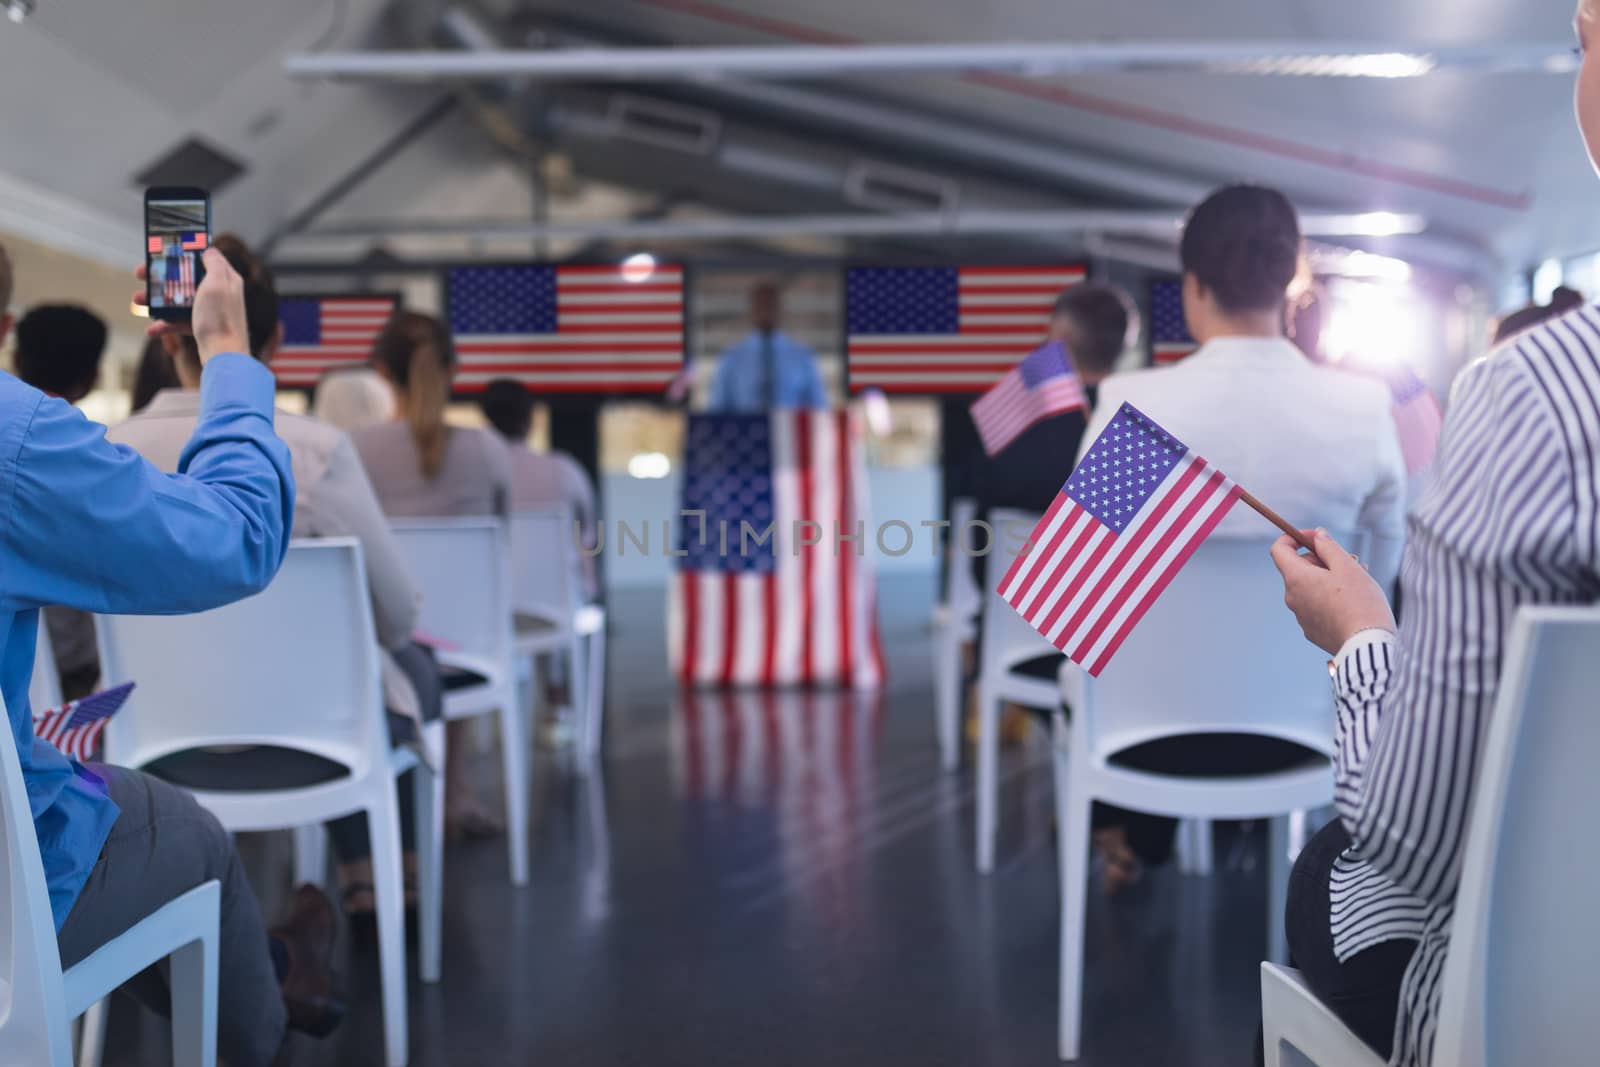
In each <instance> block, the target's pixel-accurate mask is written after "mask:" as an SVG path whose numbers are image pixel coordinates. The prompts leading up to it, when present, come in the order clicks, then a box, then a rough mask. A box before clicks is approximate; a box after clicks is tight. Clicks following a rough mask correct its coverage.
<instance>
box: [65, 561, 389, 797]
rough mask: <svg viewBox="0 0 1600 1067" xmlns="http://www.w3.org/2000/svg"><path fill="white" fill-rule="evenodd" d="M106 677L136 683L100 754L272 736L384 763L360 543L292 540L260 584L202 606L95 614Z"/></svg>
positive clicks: (144, 756) (343, 758) (155, 755)
mask: <svg viewBox="0 0 1600 1067" xmlns="http://www.w3.org/2000/svg"><path fill="white" fill-rule="evenodd" d="M96 625H97V627H98V629H99V633H100V661H101V665H102V669H103V671H104V674H105V678H106V681H107V683H108V684H115V683H119V682H125V681H131V682H135V683H137V686H136V688H135V689H134V691H133V693H132V695H131V696H130V697H129V698H128V703H127V704H126V705H125V706H124V707H123V709H122V710H121V711H119V712H118V713H117V714H116V716H114V717H113V718H112V719H111V721H110V722H109V723H107V725H106V732H105V742H106V754H107V756H108V757H109V758H110V759H112V760H114V761H115V762H117V763H121V764H124V765H127V766H132V767H140V766H143V765H145V764H147V763H149V762H151V761H152V760H155V759H159V758H160V757H162V756H165V755H169V754H171V753H173V752H179V751H184V750H187V749H192V748H200V747H204V746H209V745H250V744H258V745H277V746H280V747H283V748H289V749H296V750H299V751H305V752H312V753H316V754H317V755H320V756H323V757H325V758H328V759H331V760H334V761H336V762H338V763H342V764H344V765H345V766H347V767H349V768H350V769H351V772H352V775H353V776H355V777H363V776H365V775H366V774H369V773H376V772H377V771H379V770H381V769H383V768H386V767H387V758H388V756H387V754H388V747H389V738H388V726H387V724H386V720H385V719H384V717H383V715H382V709H383V692H382V688H381V683H380V681H379V666H378V644H377V638H376V636H375V633H374V629H373V622H372V606H371V601H370V598H369V596H368V593H367V578H366V570H365V567H364V565H363V563H362V558H361V545H360V542H358V541H356V540H355V539H353V538H330V539H328V540H317V541H297V542H295V543H294V544H293V545H291V546H290V548H289V552H288V555H287V557H286V558H285V559H284V563H283V569H282V570H280V571H279V572H278V576H277V577H276V578H274V579H273V581H272V584H271V585H270V586H268V587H267V589H266V591H265V592H263V593H260V594H258V595H257V596H253V597H250V598H248V599H246V600H241V601H238V602H237V603H234V604H229V605H228V606H226V607H222V608H217V609H215V610H213V611H207V612H202V613H200V614H198V615H173V616H128V615H116V616H100V617H98V618H97V619H96Z"/></svg>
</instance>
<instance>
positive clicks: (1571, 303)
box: [1494, 285, 1584, 344]
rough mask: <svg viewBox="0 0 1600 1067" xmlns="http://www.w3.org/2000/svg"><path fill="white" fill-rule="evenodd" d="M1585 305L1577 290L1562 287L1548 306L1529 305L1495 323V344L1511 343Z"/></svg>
mask: <svg viewBox="0 0 1600 1067" xmlns="http://www.w3.org/2000/svg"><path fill="white" fill-rule="evenodd" d="M1583 304H1584V300H1583V294H1582V293H1580V292H1578V291H1577V290H1576V289H1568V288H1567V287H1566V286H1564V285H1563V286H1560V287H1558V288H1557V289H1556V291H1555V292H1553V293H1551V294H1550V302H1549V303H1548V304H1529V305H1528V306H1527V307H1525V308H1522V309H1520V310H1518V311H1513V312H1511V314H1509V315H1507V316H1505V317H1504V318H1502V319H1501V320H1500V321H1499V322H1497V323H1495V327H1494V343H1495V344H1500V343H1502V342H1504V341H1509V340H1511V338H1513V337H1515V336H1517V335H1518V334H1522V333H1526V332H1528V331H1529V330H1531V329H1533V328H1534V327H1535V326H1538V325H1539V324H1540V323H1542V322H1547V321H1549V320H1550V319H1556V318H1560V317H1561V316H1562V315H1565V314H1566V313H1567V312H1569V311H1576V310H1577V309H1578V308H1581V307H1582V306H1583Z"/></svg>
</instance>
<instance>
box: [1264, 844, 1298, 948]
mask: <svg viewBox="0 0 1600 1067" xmlns="http://www.w3.org/2000/svg"><path fill="white" fill-rule="evenodd" d="M1289 836H1290V835H1289V817H1288V816H1287V815H1281V816H1279V817H1277V818H1275V819H1268V820H1267V959H1269V960H1271V961H1272V962H1273V963H1288V962H1289V944H1288V936H1287V934H1286V933H1285V930H1284V913H1285V912H1286V911H1287V910H1288V903H1289V868H1290V866H1291V865H1292V861H1291V860H1290V859H1289Z"/></svg>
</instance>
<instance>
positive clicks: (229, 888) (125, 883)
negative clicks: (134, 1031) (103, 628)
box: [56, 765, 285, 1067]
mask: <svg viewBox="0 0 1600 1067" xmlns="http://www.w3.org/2000/svg"><path fill="white" fill-rule="evenodd" d="M92 769H93V770H94V772H95V773H96V774H98V775H99V776H100V777H101V778H103V779H104V780H105V783H106V789H107V791H108V792H109V793H110V794H111V799H112V800H113V801H115V802H116V805H117V807H119V808H120V809H122V812H121V814H120V815H118V816H117V821H116V823H114V824H113V825H112V827H111V836H110V837H108V838H107V839H106V843H105V847H104V848H102V849H101V851H100V859H99V861H98V862H97V863H96V864H95V866H94V870H93V871H91V872H90V873H89V880H88V882H86V883H85V884H84V887H83V891H82V892H81V893H79V894H78V899H77V901H76V902H75V903H74V904H73V906H72V911H71V912H70V913H69V914H68V915H67V921H66V922H65V923H63V924H62V926H61V930H60V932H59V933H57V935H56V943H57V945H58V946H59V947H60V949H61V965H62V966H63V967H71V966H72V965H73V964H75V963H78V962H79V961H81V960H82V959H84V957H86V956H88V955H89V953H91V952H93V951H94V950H95V949H97V948H99V947H100V946H101V945H103V944H105V943H106V942H107V941H109V940H111V939H112V938H114V937H116V936H117V935H118V934H121V933H123V932H124V931H125V930H127V929H128V928H129V927H131V926H133V925H134V924H135V923H137V922H138V921H139V920H141V919H143V918H144V917H145V916H147V915H149V914H150V913H151V912H153V911H155V910H156V909H157V908H159V907H161V906H162V905H164V904H166V903H167V902H168V901H171V900H173V899H175V898H176V897H179V896H182V895H183V894H184V893H187V892H188V891H189V890H191V889H193V888H194V887H195V886H197V885H200V884H201V883H203V882H208V881H210V880H211V879H213V878H214V879H216V880H217V881H219V882H221V883H222V915H221V922H220V927H221V930H220V934H221V936H220V940H219V945H218V949H219V951H218V964H219V966H218V976H217V1052H218V1053H219V1055H220V1056H221V1057H222V1058H223V1059H224V1060H226V1061H227V1062H228V1064H229V1065H230V1067H266V1065H268V1064H270V1063H272V1061H273V1058H274V1057H275V1056H276V1055H277V1053H278V1047H279V1046H280V1045H281V1044H283V1032H284V1025H285V1016H284V1008H283V998H282V995H281V994H280V992H279V989H278V978H277V974H276V972H274V970H273V966H272V957H271V954H270V952H269V950H268V947H267V932H266V928H265V926H264V925H263V923H262V919H261V906H260V905H259V904H258V903H257V902H256V897H255V893H254V892H253V891H252V890H251V888H250V883H249V882H248V881H247V880H246V879H245V875H244V868H243V866H242V865H241V864H240V863H239V856H238V853H236V852H235V851H234V850H233V840H232V839H231V838H230V837H229V836H228V834H227V831H225V830H223V828H222V825H221V824H220V823H218V822H217V820H216V817H215V816H213V815H212V814H211V813H210V812H208V811H206V810H205V809H204V808H202V807H200V805H199V804H197V803H195V800H194V798H193V797H192V796H190V795H189V794H188V793H187V792H185V791H184V790H182V789H179V788H176V787H174V786H170V785H168V784H166V783H165V782H162V781H160V780H159V779H156V778H151V777H149V776H148V775H144V774H140V773H139V772H138V771H130V770H127V769H125V768H122V767H107V766H99V765H96V766H95V767H93V768H92ZM164 972H165V966H164V965H163V966H158V967H151V968H149V969H148V970H146V971H144V972H143V973H141V974H139V975H138V976H136V977H135V978H134V979H133V980H131V981H129V982H128V983H127V984H126V985H125V986H124V987H123V989H124V991H125V992H127V993H130V994H131V995H133V996H134V997H135V998H136V999H137V1000H139V1001H140V1002H141V1003H143V1004H144V1005H145V1006H146V1007H149V1008H150V1009H152V1010H153V1011H156V1012H159V1013H160V1014H162V1015H166V1014H169V1013H170V1011H171V1000H170V997H169V995H168V988H167V980H166V977H165V973H164Z"/></svg>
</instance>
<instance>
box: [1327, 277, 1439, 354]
mask: <svg viewBox="0 0 1600 1067" xmlns="http://www.w3.org/2000/svg"><path fill="white" fill-rule="evenodd" d="M1428 320H1429V316H1428V309H1427V307H1426V306H1425V305H1424V304H1423V303H1422V300H1421V298H1420V296H1419V295H1418V294H1417V292H1416V290H1415V289H1413V288H1412V287H1411V286H1410V285H1406V284H1399V283H1384V284H1379V283H1375V282H1366V281H1349V280H1341V281H1338V282H1336V283H1335V284H1333V285H1330V286H1329V292H1328V325H1327V328H1326V329H1325V330H1324V331H1323V334H1322V351H1323V354H1324V355H1325V356H1326V357H1327V358H1328V359H1329V360H1330V361H1331V362H1334V363H1344V362H1347V361H1348V362H1352V363H1366V364H1369V365H1379V366H1382V365H1389V364H1395V363H1411V364H1413V365H1415V364H1416V363H1417V361H1418V357H1420V356H1421V355H1422V354H1423V351H1424V346H1425V345H1426V344H1427V339H1428V338H1427V332H1428Z"/></svg>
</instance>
